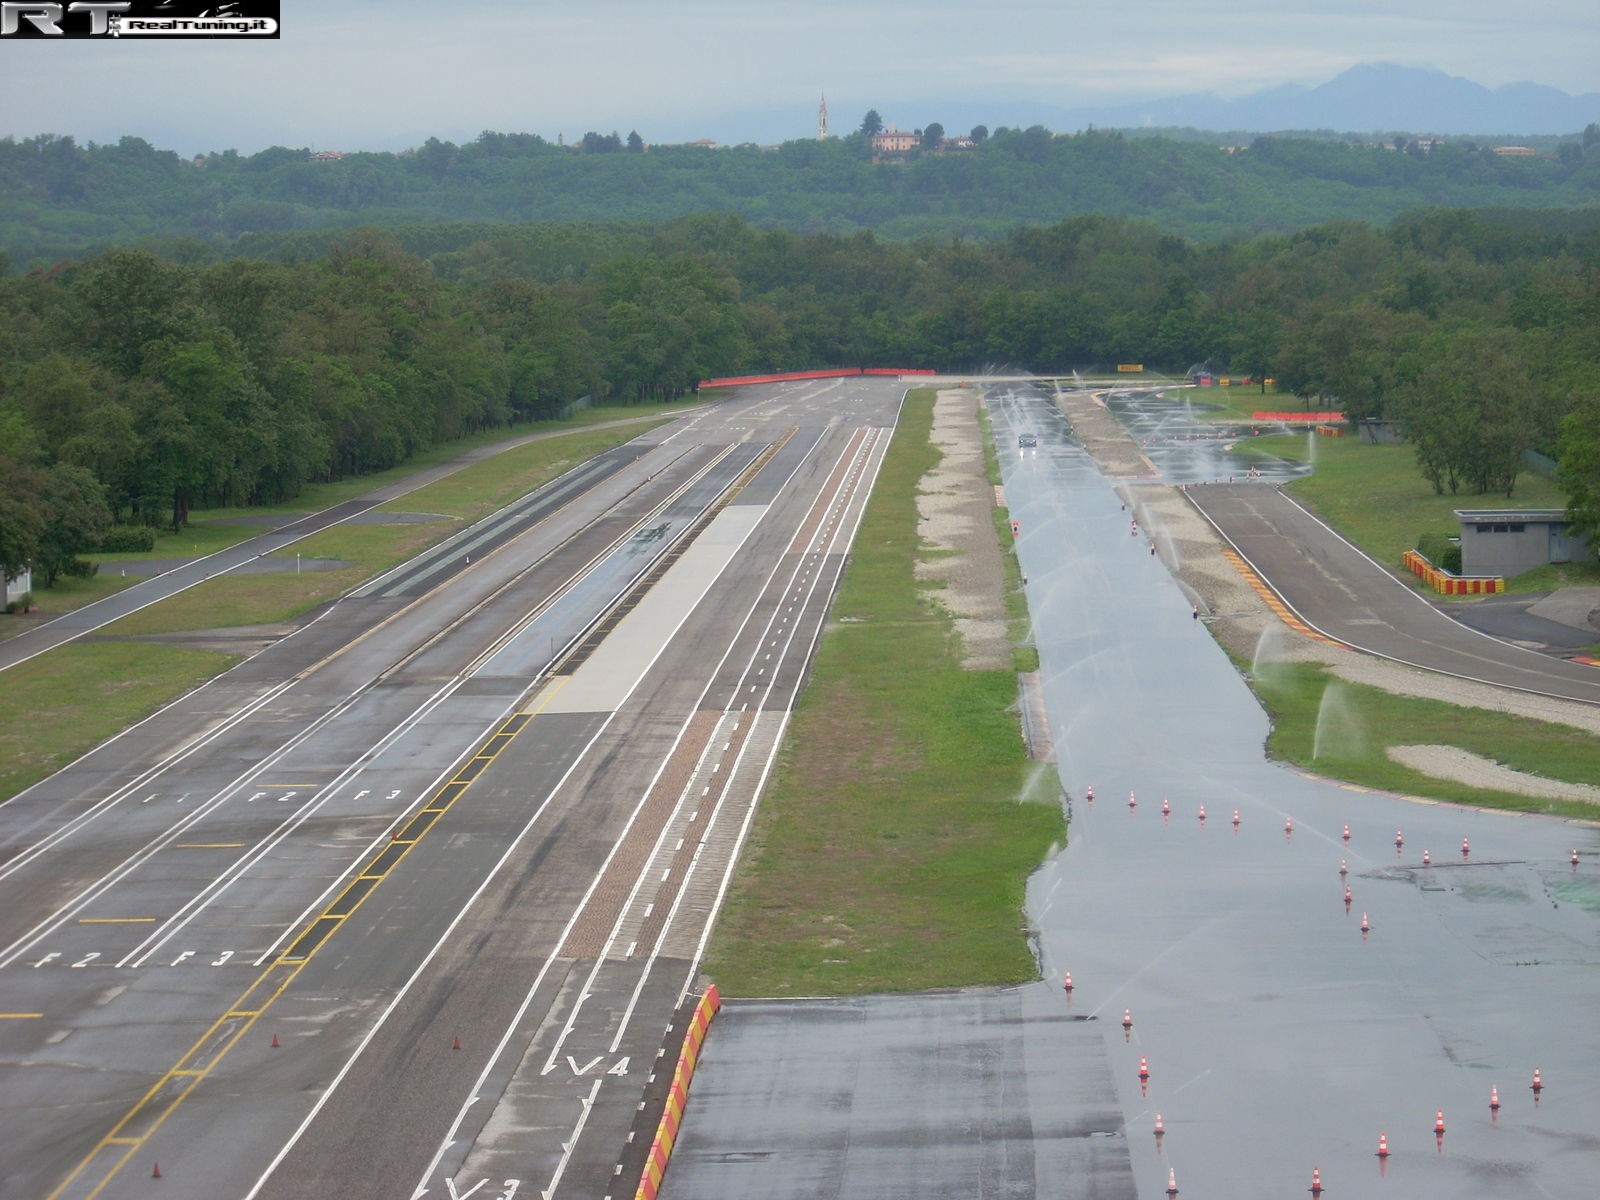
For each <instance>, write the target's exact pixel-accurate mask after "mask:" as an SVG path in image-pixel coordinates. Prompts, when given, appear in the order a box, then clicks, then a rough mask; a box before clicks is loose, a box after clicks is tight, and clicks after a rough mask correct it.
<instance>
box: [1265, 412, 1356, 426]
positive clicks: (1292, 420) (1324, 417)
mask: <svg viewBox="0 0 1600 1200" xmlns="http://www.w3.org/2000/svg"><path fill="white" fill-rule="evenodd" d="M1250 419H1251V420H1252V421H1278V422H1281V423H1282V424H1285V425H1318V424H1321V423H1322V422H1324V421H1335V422H1337V421H1343V420H1344V414H1343V413H1342V412H1256V413H1251V414H1250Z"/></svg>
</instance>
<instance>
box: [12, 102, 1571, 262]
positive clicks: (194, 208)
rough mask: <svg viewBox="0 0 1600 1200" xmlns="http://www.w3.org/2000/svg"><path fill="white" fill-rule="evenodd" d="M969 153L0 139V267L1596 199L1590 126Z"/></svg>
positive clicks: (895, 234)
mask: <svg viewBox="0 0 1600 1200" xmlns="http://www.w3.org/2000/svg"><path fill="white" fill-rule="evenodd" d="M973 132H974V133H975V134H982V135H983V136H982V139H981V141H979V142H978V144H976V145H973V146H970V147H968V148H965V149H959V150H946V151H935V150H931V149H930V150H922V149H918V150H914V151H912V152H911V153H910V154H908V155H903V156H897V157H894V158H892V159H889V160H886V161H882V162H875V161H874V156H873V154H872V150H871V146H870V143H869V142H868V141H867V139H866V138H865V137H863V136H862V135H861V134H859V133H857V134H852V135H850V136H848V137H843V138H833V139H830V140H828V141H825V142H818V141H815V140H807V141H793V142H787V143H785V144H783V145H782V146H780V147H778V148H776V149H774V150H763V149H761V148H758V147H755V146H749V147H735V148H727V149H707V148H704V147H698V146H649V147H647V146H646V145H645V143H644V140H643V139H641V138H639V137H638V136H637V135H636V134H634V135H630V136H629V137H628V138H627V139H626V140H624V139H621V138H618V137H616V136H615V135H610V134H608V135H604V136H601V135H598V134H589V135H586V136H585V137H584V138H583V139H581V140H580V141H579V142H578V143H577V144H576V145H575V146H567V147H561V146H555V145H552V144H550V143H549V142H546V141H544V140H543V139H542V138H540V137H538V136H536V135H532V134H503V133H493V132H486V133H484V134H482V135H480V136H479V137H478V138H477V139H476V140H474V141H472V142H469V143H466V144H465V145H459V146H458V145H455V144H453V143H451V142H442V141H439V140H438V139H436V138H430V139H429V140H428V141H427V142H426V143H424V144H423V145H422V146H420V147H418V148H417V149H416V150H414V151H410V152H406V153H401V154H391V153H359V152H358V153H347V154H342V155H340V154H339V153H338V152H337V151H320V152H318V153H317V154H313V153H311V152H310V151H308V150H306V149H289V148H284V147H274V148H272V149H269V150H264V151H262V152H261V153H259V154H253V155H240V154H237V153H235V152H234V151H231V150H230V151H225V152H222V153H216V154H209V155H206V156H204V157H202V158H200V159H198V160H196V161H193V162H191V161H188V160H185V159H181V158H180V157H179V156H178V155H176V154H174V153H172V152H171V151H163V150H158V149H156V148H154V147H152V146H151V145H150V144H149V143H148V142H145V141H144V140H142V139H140V138H137V137H125V138H123V139H122V140H121V141H119V142H117V143H116V144H115V145H92V144H91V145H79V144H77V143H76V142H74V141H73V140H72V139H71V138H68V137H55V136H40V137H32V138H27V139H24V140H22V141H16V140H14V139H10V138H7V139H5V140H3V141H0V196H3V197H4V200H5V203H4V204H3V205H0V252H3V253H5V254H6V255H8V256H9V257H10V258H11V260H12V263H13V265H14V266H18V267H26V266H33V265H46V264H48V263H50V262H53V261H55V260H57V259H60V258H75V257H81V256H82V255H84V254H87V253H91V252H93V251H96V250H100V249H106V248H109V247H111V246H115V245H126V244H129V243H130V242H134V241H136V240H140V239H146V240H161V239H169V238H185V239H194V240H196V241H198V242H200V243H203V244H205V245H208V246H220V245H227V244H229V243H230V242H232V241H233V240H234V239H237V238H240V237H243V236H245V235H249V234H259V233H285V232H293V231H297V230H308V229H326V228H344V229H350V228H353V227H355V226H358V225H376V226H392V225H407V224H417V223H427V222H436V221H462V220H466V221H504V222H528V221H627V222H657V221H662V220H667V219H670V218H673V217H680V216H685V215H688V214H691V213H696V212H732V213H737V214H738V215H739V216H741V217H743V218H744V219H745V220H746V221H749V222H750V223H752V224H754V225H757V226H759V227H763V228H767V227H777V226H781V227H783V228H787V229H792V230H795V231H797V232H802V233H814V232H827V233H837V234H848V233H851V232H854V231H857V230H862V229H870V230H873V231H874V232H876V233H877V234H878V236H880V237H883V238H887V239H891V240H902V239H908V238H914V237H922V236H935V235H937V236H943V237H956V236H961V237H969V238H970V237H991V236H995V235H997V234H999V233H1003V232H1005V231H1006V230H1008V229H1011V228H1013V227H1015V226H1017V225H1020V224H1031V225H1036V224H1041V223H1049V222H1053V221H1057V220H1061V219H1064V218H1067V217H1072V216H1080V215H1084V214H1089V213H1098V214H1104V215H1111V216H1131V217H1148V218H1150V219H1152V220H1155V221H1157V222H1158V223H1160V224H1161V225H1163V226H1164V227H1165V228H1167V229H1169V230H1171V231H1173V232H1175V233H1178V234H1180V235H1182V236H1185V237H1189V238H1192V239H1196V240H1202V241H1215V240H1218V239H1222V238H1226V237H1232V236H1239V235H1250V234H1256V233H1263V232H1289V231H1293V230H1296V229H1302V228H1305V227H1307V226H1310V225H1315V224H1320V223H1323V222H1326V221H1330V220H1360V221H1368V222H1371V223H1374V224H1386V223H1387V222H1388V221H1390V220H1392V219H1394V218H1395V217H1397V216H1398V215H1400V214H1401V213H1403V212H1406V211H1409V210H1411V209H1415V208H1418V207H1424V206H1430V205H1448V206H1463V207H1490V206H1507V207H1519V208H1520V207H1537V208H1559V207H1579V206H1586V205H1593V204H1594V203H1595V201H1596V199H1597V197H1600V129H1595V128H1594V127H1591V129H1590V130H1588V131H1586V132H1585V133H1584V134H1583V135H1579V136H1576V137H1575V138H1573V139H1572V140H1570V141H1567V142H1565V143H1563V144H1561V145H1560V146H1559V153H1558V154H1557V155H1555V156H1543V155H1540V156H1529V157H1508V156H1505V155H1500V154H1496V153H1494V152H1493V148H1492V147H1490V146H1480V145H1476V144H1474V143H1472V142H1470V141H1467V140H1461V141H1446V142H1440V143H1438V144H1436V145H1434V144H1431V143H1429V144H1424V143H1421V142H1417V141H1410V142H1405V141H1401V143H1400V144H1399V146H1398V147H1397V146H1395V145H1387V146H1362V145H1353V144H1348V143H1344V142H1340V141H1334V140H1327V139H1315V138H1292V137H1260V138H1256V139H1254V140H1253V141H1251V142H1250V143H1249V144H1248V145H1245V146H1240V147H1236V148H1231V149H1229V148H1222V147H1218V146H1216V145H1208V144H1204V143H1202V142H1198V141H1190V140H1180V139H1178V138H1174V137H1123V136H1122V135H1121V134H1118V133H1114V132H1111V133H1107V132H1095V131H1092V130H1091V131H1089V132H1086V133H1080V134H1073V135H1057V134H1052V133H1051V132H1050V131H1049V130H1047V129H1045V128H1043V127H1042V126H1034V127H1032V128H1029V129H998V130H996V131H994V133H993V134H988V133H987V132H986V131H984V130H983V129H982V128H981V127H980V128H979V129H977V130H974V131H973Z"/></svg>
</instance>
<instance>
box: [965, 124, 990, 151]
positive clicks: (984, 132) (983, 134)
mask: <svg viewBox="0 0 1600 1200" xmlns="http://www.w3.org/2000/svg"><path fill="white" fill-rule="evenodd" d="M970 136H971V138H972V140H973V141H974V142H977V143H978V144H979V145H980V146H981V145H982V144H983V143H984V142H986V141H988V140H989V127H988V126H987V125H974V126H973V127H972V133H971V135H970Z"/></svg>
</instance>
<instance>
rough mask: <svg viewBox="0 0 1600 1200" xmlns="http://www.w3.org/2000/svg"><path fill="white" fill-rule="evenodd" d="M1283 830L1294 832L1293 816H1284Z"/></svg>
mask: <svg viewBox="0 0 1600 1200" xmlns="http://www.w3.org/2000/svg"><path fill="white" fill-rule="evenodd" d="M1283 831H1284V832H1285V833H1293V832H1294V818H1293V817H1285V818H1284V819H1283Z"/></svg>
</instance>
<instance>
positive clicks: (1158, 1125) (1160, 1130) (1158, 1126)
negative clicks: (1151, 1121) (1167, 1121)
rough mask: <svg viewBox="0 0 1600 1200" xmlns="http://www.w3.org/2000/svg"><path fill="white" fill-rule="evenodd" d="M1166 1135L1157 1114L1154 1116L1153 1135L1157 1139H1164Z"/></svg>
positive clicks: (1165, 1129)
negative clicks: (1154, 1126)
mask: <svg viewBox="0 0 1600 1200" xmlns="http://www.w3.org/2000/svg"><path fill="white" fill-rule="evenodd" d="M1166 1133H1167V1127H1166V1126H1165V1125H1163V1124H1162V1123H1161V1114H1160V1113H1157V1114H1156V1128H1155V1135H1156V1136H1157V1137H1165V1136H1166Z"/></svg>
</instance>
